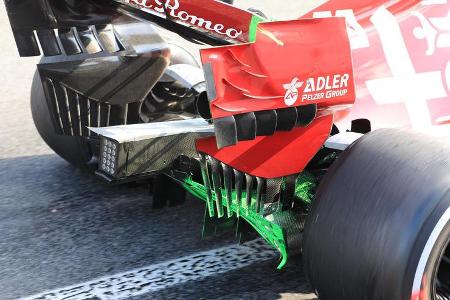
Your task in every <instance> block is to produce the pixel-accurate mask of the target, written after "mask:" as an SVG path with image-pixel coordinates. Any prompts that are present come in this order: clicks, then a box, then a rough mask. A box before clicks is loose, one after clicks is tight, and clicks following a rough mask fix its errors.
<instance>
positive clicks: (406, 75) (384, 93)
mask: <svg viewBox="0 0 450 300" xmlns="http://www.w3.org/2000/svg"><path fill="white" fill-rule="evenodd" d="M371 21H372V23H373V24H374V25H375V28H376V29H377V31H378V33H379V36H380V39H381V44H382V46H383V50H384V53H385V56H386V60H387V63H388V65H389V67H390V69H391V71H392V74H393V77H392V78H383V79H375V80H369V81H367V82H366V84H367V87H368V89H369V91H370V93H371V95H372V97H373V98H374V100H375V102H376V103H377V104H391V103H401V102H404V103H405V105H406V108H407V110H408V113H409V116H410V119H411V123H412V126H413V127H414V128H415V129H424V128H428V127H431V126H432V123H431V117H430V112H429V109H428V105H427V100H430V99H439V98H444V97H446V96H447V92H446V90H445V87H444V84H443V82H442V73H441V72H440V71H435V72H425V73H416V70H415V68H414V65H413V63H412V61H411V58H410V56H409V53H408V49H407V47H406V44H405V40H404V38H403V35H402V32H401V29H400V26H399V24H398V23H397V21H396V19H395V17H394V16H393V15H392V14H391V13H390V12H389V11H388V10H387V9H386V8H385V7H381V8H380V9H378V10H377V12H375V14H374V15H373V16H372V18H371Z"/></svg>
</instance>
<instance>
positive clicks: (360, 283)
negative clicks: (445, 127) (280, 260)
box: [303, 129, 450, 300]
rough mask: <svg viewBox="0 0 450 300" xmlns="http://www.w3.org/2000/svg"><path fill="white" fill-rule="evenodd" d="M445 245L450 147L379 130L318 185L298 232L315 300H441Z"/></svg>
mask: <svg viewBox="0 0 450 300" xmlns="http://www.w3.org/2000/svg"><path fill="white" fill-rule="evenodd" d="M449 241H450V144H449V143H446V142H444V141H442V140H439V139H436V138H431V137H429V136H426V135H422V134H418V133H413V132H410V131H406V130H392V129H387V130H378V131H375V132H373V133H370V134H368V135H366V136H364V137H362V138H361V139H360V140H359V141H357V142H356V143H355V144H353V145H352V146H351V147H350V148H349V149H347V150H346V151H345V152H344V153H343V154H342V155H341V156H340V157H339V158H338V160H337V161H336V162H335V163H334V164H333V165H332V167H331V168H330V170H329V172H328V173H327V175H326V176H325V178H324V180H323V182H322V183H321V185H320V187H319V190H318V193H317V197H316V200H315V202H314V204H313V207H312V209H311V214H310V215H309V216H308V220H307V223H306V227H305V239H304V248H303V253H304V256H303V259H304V266H305V272H306V274H307V277H308V279H309V281H310V283H311V285H312V286H313V288H314V289H315V291H316V292H317V294H318V296H319V297H320V299H321V300H328V299H330V300H339V299H345V300H364V299H377V300H378V299H382V300H397V299H398V300H406V299H408V300H411V299H413V300H422V299H427V300H428V299H431V300H441V299H445V300H447V299H450V261H449V255H450V246H449Z"/></svg>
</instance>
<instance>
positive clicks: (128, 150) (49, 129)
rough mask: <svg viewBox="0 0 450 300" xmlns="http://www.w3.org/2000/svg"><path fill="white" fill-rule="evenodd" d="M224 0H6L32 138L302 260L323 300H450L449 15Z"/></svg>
mask: <svg viewBox="0 0 450 300" xmlns="http://www.w3.org/2000/svg"><path fill="white" fill-rule="evenodd" d="M232 2H233V1H214V0H166V1H163V0H5V4H6V8H7V11H8V15H9V18H10V23H11V26H12V29H13V33H14V37H15V40H16V43H17V48H18V50H19V53H20V55H21V56H39V55H41V57H42V58H41V62H40V63H39V65H38V67H37V72H36V75H35V78H34V82H33V87H32V92H31V109H32V113H33V118H34V122H35V124H36V127H37V129H38V131H39V133H40V134H41V136H42V138H43V139H44V140H45V141H46V143H47V144H48V145H49V146H50V147H51V148H52V149H53V150H54V151H55V152H56V153H57V154H59V155H60V156H61V157H63V158H65V159H66V160H68V161H69V162H71V163H72V164H74V165H76V166H78V167H80V168H85V169H88V170H91V171H92V172H94V173H95V174H97V175H98V176H100V177H101V178H103V179H105V180H107V181H109V182H111V183H117V184H120V183H126V182H133V181H145V180H150V179H153V187H154V193H153V198H154V202H155V206H163V205H165V204H167V203H164V201H166V200H167V199H169V200H168V201H169V202H170V204H176V203H177V202H180V201H181V200H182V199H184V197H185V192H186V191H188V192H190V193H191V194H193V195H194V196H196V197H197V198H199V199H201V200H203V201H204V202H205V220H204V227H203V234H204V235H209V234H215V233H217V232H220V231H223V230H236V235H237V237H238V239H239V240H240V241H245V240H246V239H248V238H250V237H251V236H252V232H257V233H258V234H259V235H260V236H261V237H262V238H263V239H264V240H265V241H266V242H267V243H269V244H270V245H272V246H273V247H274V248H275V249H277V250H278V251H279V252H280V254H281V259H280V264H279V268H282V267H283V266H284V265H285V264H286V262H287V259H288V256H289V255H292V254H294V253H302V256H303V261H304V268H305V272H306V275H307V278H308V280H309V282H310V283H311V286H312V287H313V288H314V291H315V292H316V293H317V295H318V296H319V297H320V299H325V300H326V299H332V300H336V299H346V300H361V299H384V300H397V299H399V300H400V299H401V300H406V299H408V300H409V299H413V300H419V299H420V300H422V299H433V300H437V299H439V300H442V299H447V300H449V299H450V139H449V138H450V127H449V125H450V4H449V3H448V2H447V0H421V1H420V0H396V1H387V0H329V1H320V3H314V4H313V6H314V7H313V8H312V9H311V10H310V11H309V12H308V13H306V14H304V15H303V16H302V17H301V18H299V19H297V20H290V21H276V20H274V19H272V18H271V17H270V14H266V13H264V12H262V11H261V10H258V9H255V8H252V9H249V10H242V9H239V8H237V7H236V6H234V5H233V3H232ZM255 4H257V1H255ZM286 9H288V8H286ZM175 35H177V36H178V37H181V38H182V39H183V40H184V42H183V43H182V44H180V43H178V42H174V41H175V40H176V38H174V36H175ZM195 45H200V48H202V49H201V50H200V61H201V63H199V60H198V59H197V58H196V56H195V52H196V50H198V48H199V46H195ZM187 49H189V50H187ZM193 49H194V50H193ZM374 129H376V130H374ZM412 129H413V130H412ZM424 131H426V132H425V133H424Z"/></svg>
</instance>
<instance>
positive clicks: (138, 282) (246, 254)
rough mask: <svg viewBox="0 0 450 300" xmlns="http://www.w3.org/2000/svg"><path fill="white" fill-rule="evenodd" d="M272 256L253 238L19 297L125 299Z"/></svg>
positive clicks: (34, 299)
mask: <svg viewBox="0 0 450 300" xmlns="http://www.w3.org/2000/svg"><path fill="white" fill-rule="evenodd" d="M276 255H277V254H276V253H275V251H274V250H273V249H272V248H270V247H269V246H267V245H266V244H265V243H264V242H263V241H262V240H255V241H251V242H248V243H245V244H243V245H232V246H228V247H222V248H218V249H213V250H209V251H205V252H200V253H195V254H193V255H189V256H185V257H182V258H178V259H174V260H170V261H167V262H163V263H158V264H154V265H151V266H148V267H143V268H139V269H135V270H132V271H127V272H123V273H119V274H115V275H111V276H105V277H101V278H98V279H95V280H92V281H88V282H84V283H80V284H75V285H72V286H67V287H64V288H59V289H55V290H52V291H47V292H44V293H40V294H36V295H33V296H28V297H25V298H21V300H85V299H101V300H110V299H126V298H129V297H134V296H138V295H143V294H147V293H152V292H156V291H158V290H162V289H166V288H169V287H171V286H174V285H177V284H182V283H185V282H188V281H195V280H199V279H201V278H204V277H208V276H215V275H218V274H223V273H226V272H229V271H232V270H236V269H240V268H244V267H247V266H249V265H252V264H254V263H256V262H260V261H266V260H270V259H273V258H275V257H276Z"/></svg>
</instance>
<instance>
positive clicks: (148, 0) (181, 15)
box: [120, 0, 242, 39]
mask: <svg viewBox="0 0 450 300" xmlns="http://www.w3.org/2000/svg"><path fill="white" fill-rule="evenodd" d="M120 1H122V2H125V3H127V4H131V5H137V6H139V7H141V8H144V9H151V10H153V11H156V12H158V13H166V12H167V13H168V14H169V15H170V16H171V17H172V18H176V19H178V20H180V21H182V22H183V23H187V24H189V25H193V26H196V27H199V28H203V29H206V30H208V31H211V32H215V33H217V34H220V35H224V36H227V37H229V38H231V39H237V38H239V37H240V36H241V35H242V30H237V29H235V28H226V26H225V25H224V24H220V23H213V22H212V21H210V20H207V19H205V18H201V17H198V16H195V15H192V14H190V13H189V12H187V11H184V10H181V9H180V2H179V0H165V1H164V0H120Z"/></svg>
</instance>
